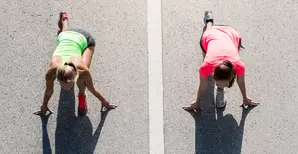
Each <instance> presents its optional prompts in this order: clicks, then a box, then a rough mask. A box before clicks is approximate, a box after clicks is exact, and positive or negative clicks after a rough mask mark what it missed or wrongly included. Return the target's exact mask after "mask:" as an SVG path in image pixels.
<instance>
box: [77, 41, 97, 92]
mask: <svg viewBox="0 0 298 154" xmlns="http://www.w3.org/2000/svg"><path fill="white" fill-rule="evenodd" d="M94 48H95V47H94V46H92V47H88V48H86V49H85V51H84V53H83V56H82V58H83V63H84V64H85V65H86V66H87V67H88V69H89V68H90V65H91V61H92V57H93V53H94ZM77 85H78V88H79V96H82V95H84V93H85V90H86V85H85V83H84V81H81V80H78V81H77Z"/></svg>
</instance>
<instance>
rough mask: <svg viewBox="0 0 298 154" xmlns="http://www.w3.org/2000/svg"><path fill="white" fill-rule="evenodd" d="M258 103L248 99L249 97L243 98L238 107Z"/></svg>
mask: <svg viewBox="0 0 298 154" xmlns="http://www.w3.org/2000/svg"><path fill="white" fill-rule="evenodd" d="M259 104H260V103H257V102H255V101H253V100H252V99H250V98H249V97H246V98H243V104H242V105H241V106H240V107H245V106H257V105H259Z"/></svg>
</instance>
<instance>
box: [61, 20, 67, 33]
mask: <svg viewBox="0 0 298 154" xmlns="http://www.w3.org/2000/svg"><path fill="white" fill-rule="evenodd" d="M67 29H68V19H64V20H62V31H65V30H67Z"/></svg>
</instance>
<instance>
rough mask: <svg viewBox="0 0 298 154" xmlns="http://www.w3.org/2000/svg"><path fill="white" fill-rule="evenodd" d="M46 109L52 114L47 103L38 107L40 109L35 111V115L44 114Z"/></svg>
mask: <svg viewBox="0 0 298 154" xmlns="http://www.w3.org/2000/svg"><path fill="white" fill-rule="evenodd" d="M47 111H49V114H52V113H53V112H52V111H51V110H50V109H49V107H48V106H47V105H42V106H41V107H40V111H37V112H35V113H34V114H36V115H46V113H47Z"/></svg>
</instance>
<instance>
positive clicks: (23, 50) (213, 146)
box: [0, 0, 298, 154]
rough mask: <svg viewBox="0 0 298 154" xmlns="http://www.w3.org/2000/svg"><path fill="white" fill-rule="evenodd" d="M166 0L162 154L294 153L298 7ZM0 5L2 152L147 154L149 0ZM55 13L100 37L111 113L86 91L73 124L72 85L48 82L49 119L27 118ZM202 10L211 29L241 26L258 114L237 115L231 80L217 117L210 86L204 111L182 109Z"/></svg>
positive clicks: (97, 72) (99, 83)
mask: <svg viewBox="0 0 298 154" xmlns="http://www.w3.org/2000/svg"><path fill="white" fill-rule="evenodd" d="M162 5H163V9H162V21H163V25H162V28H163V29H162V30H163V34H162V35H163V80H164V133H165V153H166V154H176V153H177V154H193V153H200V154H201V153H208V154H209V153H227V154H240V153H244V154H246V153H247V154H250V153H256V154H263V153H297V150H298V144H297V142H296V140H297V134H298V130H297V127H298V122H297V120H296V117H297V116H298V112H296V104H297V99H298V97H297V93H298V90H297V82H298V81H297V76H298V73H297V71H298V69H297V67H296V65H297V57H298V52H297V51H296V49H297V47H298V45H297V43H296V42H297V41H296V38H297V35H298V32H297V31H296V30H297V29H298V23H297V22H296V21H297V19H298V11H297V9H296V8H297V7H298V2H297V1H294V0H285V1H270V0H265V1H257V0H252V1H249V2H248V1H244V0H241V1H220V0H210V1H195V0H189V1H178V0H172V1H162ZM0 8H1V13H0V17H1V19H2V22H0V33H1V34H2V37H0V47H1V49H2V52H1V55H0V60H1V63H2V65H0V70H1V74H0V99H1V108H0V112H1V116H0V121H1V126H0V153H1V154H2V153H3V154H8V153H11V154H17V153H19V154H40V153H44V154H51V153H53V154H54V153H57V154H62V153H63V154H64V153H66V154H70V153H71V154H75V153H83V154H85V153H86V154H91V153H96V154H143V153H149V115H148V62H147V58H148V57H147V49H148V48H147V16H146V15H147V2H146V1H143V0H142V1H137V0H120V1H108V0H104V1H96V0H90V1H76V2H74V1H70V0H65V1H57V0H54V1H41V0H37V1H25V0H17V1H3V2H2V3H1V4H0ZM62 10H63V11H66V12H68V15H69V18H70V27H73V28H82V29H85V30H87V31H89V32H90V33H91V34H92V35H93V37H94V38H95V39H96V43H97V46H96V49H95V54H94V57H93V61H92V65H91V71H92V75H93V78H94V83H95V86H96V87H97V88H98V89H99V90H100V91H101V92H102V94H103V95H104V96H105V97H106V98H108V100H110V101H111V102H112V103H114V104H117V105H118V108H117V109H116V110H111V111H109V112H103V113H101V112H100V102H99V101H98V100H97V99H96V98H95V97H94V96H93V95H92V94H91V93H90V92H89V94H88V102H89V113H88V114H87V116H85V117H77V103H78V102H77V88H76V87H75V89H74V90H73V91H71V92H65V91H63V90H61V89H60V87H59V85H58V84H57V83H55V93H54V95H53V96H52V98H51V100H50V105H49V106H50V108H51V109H52V110H53V111H54V113H53V114H52V115H50V116H48V117H43V118H40V117H39V116H36V115H34V114H33V112H35V111H37V110H38V109H39V107H40V105H41V103H42V98H43V93H44V88H45V81H44V74H45V71H46V68H47V65H48V62H49V60H50V57H51V55H52V53H53V51H54V50H55V47H56V45H57V41H56V34H57V30H58V27H57V21H58V14H59V12H60V11H62ZM205 10H212V11H213V13H214V18H215V19H214V20H215V23H216V24H227V25H231V26H233V27H235V28H237V29H239V31H240V33H241V35H242V37H243V46H244V47H245V49H244V50H242V51H241V52H240V55H241V58H242V60H243V61H244V62H245V64H246V85H247V93H248V95H249V96H250V97H251V98H252V99H253V100H255V101H258V102H259V103H261V104H260V105H259V106H258V107H255V108H253V109H249V110H242V108H240V107H239V105H240V104H241V103H242V98H241V93H240V91H239V88H238V86H237V84H235V85H234V87H232V88H230V89H227V93H226V97H225V98H226V99H227V101H228V104H227V107H226V109H225V110H224V111H219V110H216V109H215V108H214V102H213V97H214V95H213V93H212V91H213V90H214V86H210V87H209V89H208V92H207V93H206V95H204V97H203V98H202V106H203V107H204V109H205V111H203V112H199V113H189V112H185V111H184V110H182V108H181V107H182V106H184V105H188V104H190V103H192V102H193V101H194V100H195V97H196V91H197V88H198V85H199V80H198V79H199V74H198V70H197V69H198V67H199V65H200V64H201V62H202V55H201V49H200V46H199V39H200V35H201V32H202V28H203V14H204V11H205ZM210 83H212V80H210ZM211 85H212V84H211Z"/></svg>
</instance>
